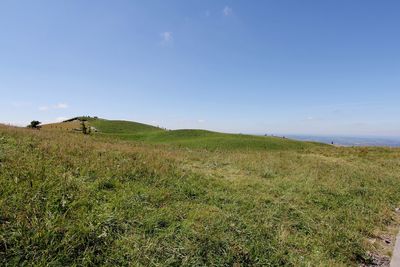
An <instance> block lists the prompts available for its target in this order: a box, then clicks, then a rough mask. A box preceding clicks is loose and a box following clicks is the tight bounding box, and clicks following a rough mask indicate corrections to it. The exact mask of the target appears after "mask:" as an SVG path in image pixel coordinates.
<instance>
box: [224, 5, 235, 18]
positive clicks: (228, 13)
mask: <svg viewBox="0 0 400 267" xmlns="http://www.w3.org/2000/svg"><path fill="white" fill-rule="evenodd" d="M222 14H224V16H225V17H228V16H231V15H233V9H232V8H231V7H229V6H225V7H224V9H222Z"/></svg>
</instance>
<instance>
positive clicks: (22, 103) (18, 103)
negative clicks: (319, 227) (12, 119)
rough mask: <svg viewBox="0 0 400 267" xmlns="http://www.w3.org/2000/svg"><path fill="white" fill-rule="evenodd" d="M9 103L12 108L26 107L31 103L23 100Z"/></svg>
mask: <svg viewBox="0 0 400 267" xmlns="http://www.w3.org/2000/svg"><path fill="white" fill-rule="evenodd" d="M11 105H12V106H13V107H14V108H26V107H29V106H30V105H31V103H30V102H25V101H15V102H12V103H11Z"/></svg>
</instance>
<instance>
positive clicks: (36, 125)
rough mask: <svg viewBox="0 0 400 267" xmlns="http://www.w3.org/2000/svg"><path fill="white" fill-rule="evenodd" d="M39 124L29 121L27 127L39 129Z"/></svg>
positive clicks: (38, 122)
mask: <svg viewBox="0 0 400 267" xmlns="http://www.w3.org/2000/svg"><path fill="white" fill-rule="evenodd" d="M40 124H41V122H40V121H31V124H29V125H28V128H32V129H40Z"/></svg>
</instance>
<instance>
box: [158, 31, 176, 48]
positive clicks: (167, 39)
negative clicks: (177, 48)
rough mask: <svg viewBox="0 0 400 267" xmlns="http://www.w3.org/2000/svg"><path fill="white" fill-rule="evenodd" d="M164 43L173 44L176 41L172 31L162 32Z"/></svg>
mask: <svg viewBox="0 0 400 267" xmlns="http://www.w3.org/2000/svg"><path fill="white" fill-rule="evenodd" d="M160 37H161V44H162V45H172V44H173V43H174V36H173V34H172V32H168V31H166V32H163V33H161V34H160Z"/></svg>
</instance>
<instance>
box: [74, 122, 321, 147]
mask: <svg viewBox="0 0 400 267" xmlns="http://www.w3.org/2000/svg"><path fill="white" fill-rule="evenodd" d="M79 118H80V119H84V120H86V121H87V122H88V123H89V125H91V126H93V127H95V128H96V129H97V130H98V133H97V135H99V136H108V137H111V138H113V139H114V138H117V139H121V140H129V141H140V142H146V143H154V144H166V145H174V146H182V147H188V148H199V149H201V148H202V149H210V150H218V149H219V150H221V149H222V150H232V149H248V150H265V149H275V150H276V149H307V148H311V147H315V146H322V147H327V146H326V145H323V144H319V143H312V142H300V141H294V140H289V139H283V138H279V137H264V136H254V135H242V134H225V133H218V132H212V131H206V130H189V129H183V130H164V129H161V128H158V127H154V126H151V125H147V124H142V123H137V122H131V121H120V120H106V119H97V118H96V119H95V118H90V117H79Z"/></svg>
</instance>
